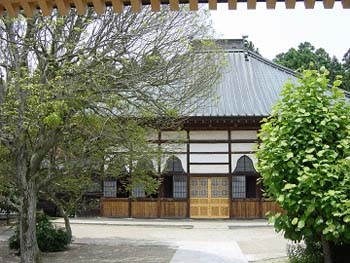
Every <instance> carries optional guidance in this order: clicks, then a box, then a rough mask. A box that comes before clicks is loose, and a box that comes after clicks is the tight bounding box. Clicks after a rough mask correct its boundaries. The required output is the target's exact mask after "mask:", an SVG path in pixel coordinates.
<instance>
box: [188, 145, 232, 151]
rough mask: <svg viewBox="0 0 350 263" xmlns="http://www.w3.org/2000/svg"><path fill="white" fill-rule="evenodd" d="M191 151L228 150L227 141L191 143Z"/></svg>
mask: <svg viewBox="0 0 350 263" xmlns="http://www.w3.org/2000/svg"><path fill="white" fill-rule="evenodd" d="M190 151H191V152H228V144H227V143H191V144H190Z"/></svg>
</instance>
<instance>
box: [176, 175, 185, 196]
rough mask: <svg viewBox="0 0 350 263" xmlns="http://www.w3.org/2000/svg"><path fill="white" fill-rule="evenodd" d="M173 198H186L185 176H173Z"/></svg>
mask: <svg viewBox="0 0 350 263" xmlns="http://www.w3.org/2000/svg"><path fill="white" fill-rule="evenodd" d="M173 180H174V181H173V182H174V184H173V186H174V188H173V197H174V198H187V178H186V176H185V175H174V177H173Z"/></svg>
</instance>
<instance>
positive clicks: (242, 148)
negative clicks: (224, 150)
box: [231, 143, 257, 152]
mask: <svg viewBox="0 0 350 263" xmlns="http://www.w3.org/2000/svg"><path fill="white" fill-rule="evenodd" d="M256 145H257V144H256V143H232V144H231V151H232V152H251V151H255V150H256Z"/></svg>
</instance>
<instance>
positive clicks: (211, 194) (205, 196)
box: [190, 177, 230, 218]
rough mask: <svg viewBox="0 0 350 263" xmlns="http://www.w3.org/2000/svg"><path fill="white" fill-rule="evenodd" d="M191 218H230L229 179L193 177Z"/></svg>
mask: <svg viewBox="0 0 350 263" xmlns="http://www.w3.org/2000/svg"><path fill="white" fill-rule="evenodd" d="M190 187H191V193H190V194H191V196H190V217H191V218H229V205H230V200H229V180H228V178H227V177H192V178H191V185H190Z"/></svg>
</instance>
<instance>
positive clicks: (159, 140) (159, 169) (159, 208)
mask: <svg viewBox="0 0 350 263" xmlns="http://www.w3.org/2000/svg"><path fill="white" fill-rule="evenodd" d="M161 139H162V133H161V131H159V132H158V149H159V150H160V148H161ZM160 158H161V157H160ZM161 169H162V167H161V159H158V178H160V176H161ZM161 187H162V186H159V187H158V198H157V217H158V218H160V216H161V203H160V195H161V191H160V189H161Z"/></svg>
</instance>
